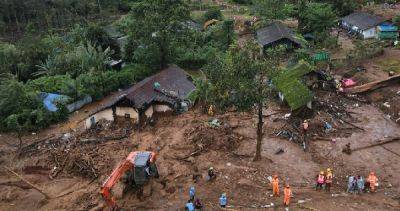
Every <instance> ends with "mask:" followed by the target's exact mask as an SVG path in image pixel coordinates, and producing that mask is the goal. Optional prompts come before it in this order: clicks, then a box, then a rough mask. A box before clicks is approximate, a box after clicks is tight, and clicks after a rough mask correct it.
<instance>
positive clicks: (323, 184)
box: [186, 167, 378, 211]
mask: <svg viewBox="0 0 400 211" xmlns="http://www.w3.org/2000/svg"><path fill="white" fill-rule="evenodd" d="M333 177H334V175H333V171H332V169H331V168H327V169H326V171H323V170H322V171H320V173H319V174H318V175H317V177H316V186H315V189H316V190H317V191H321V190H322V189H325V190H326V191H327V192H329V191H330V190H331V187H332V184H333ZM215 178H216V173H215V171H214V168H212V167H210V168H209V169H208V171H207V180H208V181H212V180H214V179H215ZM269 180H270V183H271V186H272V193H273V196H274V197H279V196H280V193H279V178H278V175H274V176H273V177H272V178H271V177H270V178H269ZM377 186H378V178H377V177H376V175H375V173H374V172H371V173H370V174H369V176H368V178H367V179H366V180H364V178H363V177H361V176H360V175H358V176H352V175H351V176H349V181H348V187H347V192H349V193H362V192H366V191H371V192H375V191H376V187H377ZM195 193H196V190H195V188H194V187H193V186H192V187H190V189H189V200H188V202H187V204H186V210H187V211H195V210H196V209H201V208H202V207H203V205H202V204H201V201H200V199H199V198H196V197H195ZM283 194H284V197H283V204H284V206H285V208H286V209H288V207H289V203H290V198H291V197H292V190H291V189H290V185H289V184H288V183H286V185H285V188H284V189H283ZM227 202H228V200H227V196H226V193H222V194H221V196H220V198H219V205H220V206H221V208H225V207H226V206H227Z"/></svg>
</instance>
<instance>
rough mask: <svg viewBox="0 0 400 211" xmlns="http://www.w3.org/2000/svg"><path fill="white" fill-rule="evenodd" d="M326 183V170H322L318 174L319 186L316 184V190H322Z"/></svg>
mask: <svg viewBox="0 0 400 211" xmlns="http://www.w3.org/2000/svg"><path fill="white" fill-rule="evenodd" d="M324 183H325V174H324V171H321V172H320V173H319V174H318V176H317V186H316V188H315V189H316V190H322V186H323V185H324Z"/></svg>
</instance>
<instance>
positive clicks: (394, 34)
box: [377, 24, 399, 40]
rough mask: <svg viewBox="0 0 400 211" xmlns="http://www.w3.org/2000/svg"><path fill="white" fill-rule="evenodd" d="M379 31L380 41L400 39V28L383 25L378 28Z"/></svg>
mask: <svg viewBox="0 0 400 211" xmlns="http://www.w3.org/2000/svg"><path fill="white" fill-rule="evenodd" d="M377 31H378V38H379V39H380V40H387V39H389V40H397V38H398V37H399V28H398V27H397V26H395V25H393V24H382V25H380V26H378V28H377Z"/></svg>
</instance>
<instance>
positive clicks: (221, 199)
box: [219, 193, 228, 208]
mask: <svg viewBox="0 0 400 211" xmlns="http://www.w3.org/2000/svg"><path fill="white" fill-rule="evenodd" d="M227 201H228V200H227V198H226V193H223V194H221V197H219V205H220V206H221V207H222V208H225V207H226V204H227Z"/></svg>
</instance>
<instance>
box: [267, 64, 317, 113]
mask: <svg viewBox="0 0 400 211" xmlns="http://www.w3.org/2000/svg"><path fill="white" fill-rule="evenodd" d="M313 70H314V69H313V67H312V66H311V65H310V64H308V63H307V62H305V61H300V62H299V63H298V64H297V65H296V66H295V67H293V68H291V69H286V70H284V71H282V72H281V73H279V74H278V76H276V77H275V78H273V79H272V83H273V84H274V85H275V87H276V89H277V90H278V91H279V96H280V98H281V100H285V101H286V102H287V103H288V104H289V106H290V108H291V109H292V110H296V109H299V108H301V107H303V106H306V105H307V104H308V103H310V102H311V101H312V99H313V97H314V95H313V93H312V92H311V91H310V90H309V89H308V87H307V86H306V85H304V84H303V83H302V82H301V78H302V77H303V76H304V75H306V74H308V73H310V72H312V71H313Z"/></svg>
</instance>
